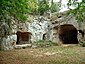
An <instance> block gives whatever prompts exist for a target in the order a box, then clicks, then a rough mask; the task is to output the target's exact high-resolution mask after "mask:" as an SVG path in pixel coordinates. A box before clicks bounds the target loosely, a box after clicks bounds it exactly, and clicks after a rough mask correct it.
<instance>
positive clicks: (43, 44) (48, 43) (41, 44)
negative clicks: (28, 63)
mask: <svg viewBox="0 0 85 64" xmlns="http://www.w3.org/2000/svg"><path fill="white" fill-rule="evenodd" d="M33 45H36V46H38V47H49V46H53V45H57V43H54V42H52V41H50V40H49V41H45V40H39V41H37V42H34V43H33Z"/></svg>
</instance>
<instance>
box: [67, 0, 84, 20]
mask: <svg viewBox="0 0 85 64" xmlns="http://www.w3.org/2000/svg"><path fill="white" fill-rule="evenodd" d="M70 6H75V8H74V9H70V11H69V13H68V14H71V15H73V16H74V17H75V18H76V20H78V22H83V21H85V20H84V18H85V11H84V10H85V0H82V1H81V2H78V1H77V0H69V2H68V8H69V7H70Z"/></svg>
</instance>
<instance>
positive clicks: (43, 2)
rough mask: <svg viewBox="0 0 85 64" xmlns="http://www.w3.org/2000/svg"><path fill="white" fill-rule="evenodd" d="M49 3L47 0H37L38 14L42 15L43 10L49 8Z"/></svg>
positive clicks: (45, 10)
mask: <svg viewBox="0 0 85 64" xmlns="http://www.w3.org/2000/svg"><path fill="white" fill-rule="evenodd" d="M49 9H50V8H49V4H48V1H47V0H40V1H39V0H38V12H39V14H40V15H43V14H44V12H47V11H48V10H49Z"/></svg>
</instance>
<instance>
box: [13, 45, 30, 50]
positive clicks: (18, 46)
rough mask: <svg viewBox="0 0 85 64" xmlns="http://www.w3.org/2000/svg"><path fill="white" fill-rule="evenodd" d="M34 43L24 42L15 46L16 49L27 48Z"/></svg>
mask: <svg viewBox="0 0 85 64" xmlns="http://www.w3.org/2000/svg"><path fill="white" fill-rule="evenodd" d="M31 46H32V44H22V45H15V46H14V48H15V49H25V48H27V47H31Z"/></svg>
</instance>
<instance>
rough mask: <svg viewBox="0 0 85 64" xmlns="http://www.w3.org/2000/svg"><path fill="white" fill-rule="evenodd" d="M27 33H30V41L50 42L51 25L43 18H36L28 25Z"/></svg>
mask: <svg viewBox="0 0 85 64" xmlns="http://www.w3.org/2000/svg"><path fill="white" fill-rule="evenodd" d="M28 32H31V33H32V41H38V40H50V34H51V24H50V22H49V20H47V19H45V18H43V17H39V18H36V19H34V20H33V22H32V23H30V24H29V27H28Z"/></svg>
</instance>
